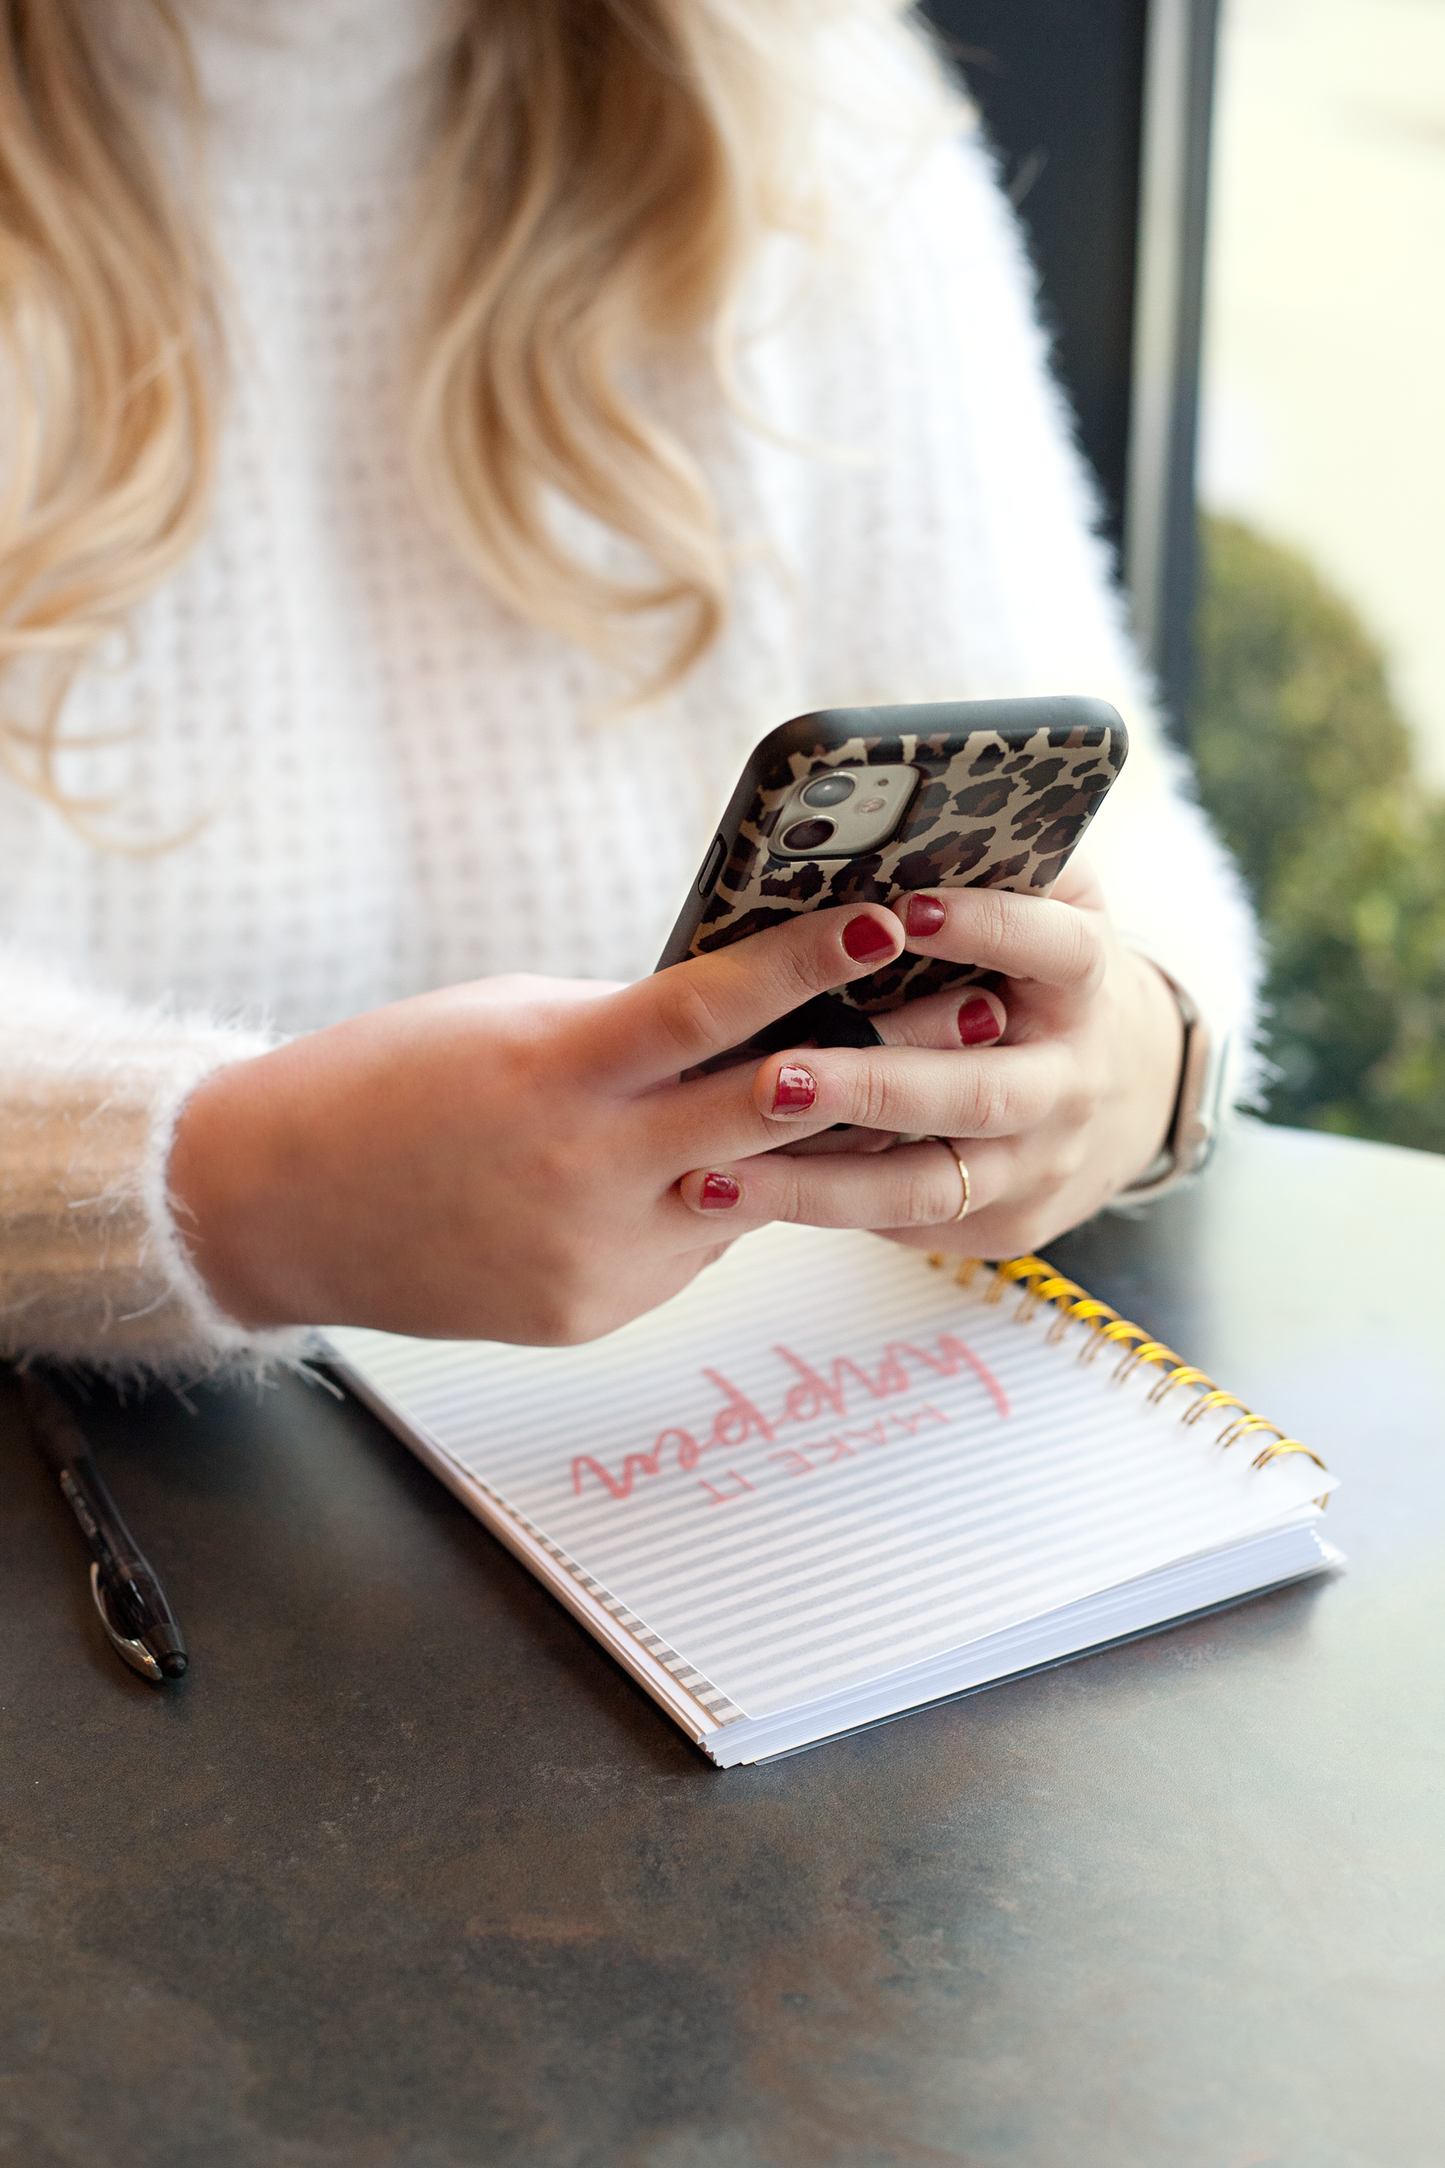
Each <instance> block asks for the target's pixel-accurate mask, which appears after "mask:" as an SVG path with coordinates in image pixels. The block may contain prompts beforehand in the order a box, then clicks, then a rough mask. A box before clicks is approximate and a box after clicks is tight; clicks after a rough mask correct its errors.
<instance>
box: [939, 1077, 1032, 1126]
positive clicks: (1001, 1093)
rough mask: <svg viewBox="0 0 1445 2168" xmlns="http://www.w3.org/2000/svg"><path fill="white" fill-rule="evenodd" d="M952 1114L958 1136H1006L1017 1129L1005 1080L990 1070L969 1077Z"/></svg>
mask: <svg viewBox="0 0 1445 2168" xmlns="http://www.w3.org/2000/svg"><path fill="white" fill-rule="evenodd" d="M953 1111H954V1117H955V1119H956V1120H957V1123H958V1129H957V1131H956V1134H957V1135H959V1136H980V1137H997V1136H1008V1135H1010V1134H1011V1133H1012V1132H1013V1130H1014V1129H1015V1128H1016V1127H1017V1119H1016V1112H1015V1108H1014V1105H1013V1095H1012V1092H1011V1090H1010V1087H1009V1083H1008V1080H1007V1078H1006V1077H1005V1076H1004V1075H1003V1074H1002V1073H1001V1072H1000V1071H999V1070H997V1069H995V1068H992V1067H990V1068H988V1069H983V1068H980V1069H979V1070H977V1071H975V1072H974V1073H973V1074H971V1075H970V1076H969V1078H968V1079H967V1082H966V1085H965V1087H964V1089H963V1090H962V1091H961V1092H960V1094H959V1099H958V1104H957V1106H956V1107H955V1108H954V1110H953Z"/></svg>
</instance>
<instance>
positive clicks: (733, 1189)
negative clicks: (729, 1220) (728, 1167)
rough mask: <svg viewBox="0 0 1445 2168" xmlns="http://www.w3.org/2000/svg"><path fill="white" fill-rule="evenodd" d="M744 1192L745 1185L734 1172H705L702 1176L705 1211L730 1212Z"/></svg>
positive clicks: (703, 1206)
mask: <svg viewBox="0 0 1445 2168" xmlns="http://www.w3.org/2000/svg"><path fill="white" fill-rule="evenodd" d="M742 1193H743V1185H742V1183H741V1182H740V1181H739V1180H738V1178H737V1176H736V1175H734V1174H705V1175H704V1176H703V1178H702V1208H703V1210H704V1212H730V1211H731V1210H732V1208H733V1206H734V1205H735V1204H736V1203H737V1202H738V1200H739V1198H740V1197H741V1196H742Z"/></svg>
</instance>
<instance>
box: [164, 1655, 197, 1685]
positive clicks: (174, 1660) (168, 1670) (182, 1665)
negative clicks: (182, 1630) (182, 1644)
mask: <svg viewBox="0 0 1445 2168" xmlns="http://www.w3.org/2000/svg"><path fill="white" fill-rule="evenodd" d="M189 1663H190V1658H189V1657H188V1656H187V1655H186V1653H185V1651H184V1650H183V1649H169V1650H167V1652H166V1654H165V1655H164V1656H163V1657H162V1658H161V1670H162V1671H163V1672H164V1673H165V1675H166V1677H167V1678H168V1679H183V1678H184V1677H185V1675H186V1669H187V1666H188V1665H189Z"/></svg>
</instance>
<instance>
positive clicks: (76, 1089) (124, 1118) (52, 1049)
mask: <svg viewBox="0 0 1445 2168" xmlns="http://www.w3.org/2000/svg"><path fill="white" fill-rule="evenodd" d="M4 979H5V986H4V992H5V996H6V999H7V1006H8V1009H9V1014H8V1017H7V1019H6V1028H5V1029H4V1030H3V1032H0V1102H3V1123H0V1223H3V1242H0V1354H3V1355H5V1356H8V1357H10V1358H11V1359H12V1360H21V1361H23V1360H24V1359H26V1358H27V1357H32V1358H44V1359H46V1360H49V1361H55V1362H65V1363H74V1364H77V1365H83V1366H84V1367H85V1368H87V1369H91V1370H95V1371H98V1372H100V1373H101V1374H102V1375H104V1376H107V1377H110V1378H114V1379H116V1380H118V1381H119V1380H136V1381H140V1380H144V1379H150V1378H156V1377H160V1378H166V1379H170V1380H172V1381H176V1382H179V1381H181V1380H186V1381H190V1380H195V1379H198V1378H201V1377H206V1376H211V1375H216V1374H218V1373H224V1374H230V1375H236V1374H242V1375H244V1374H250V1375H253V1376H254V1375H256V1374H258V1373H259V1372H261V1371H262V1370H263V1369H265V1368H266V1367H267V1366H269V1365H270V1364H272V1363H276V1362H283V1363H292V1364H294V1363H296V1362H299V1361H301V1360H303V1359H304V1358H305V1356H306V1354H307V1353H308V1352H309V1350H310V1349H311V1348H312V1347H313V1345H314V1344H315V1342H314V1335H312V1334H311V1333H309V1332H307V1331H304V1330H298V1329H287V1330H282V1331H271V1332H256V1331H252V1330H250V1329H249V1328H247V1327H245V1326H242V1325H239V1324H237V1323H236V1322H235V1320H234V1319H232V1318H228V1317H226V1316H225V1315H224V1313H223V1312H222V1311H221V1310H219V1309H218V1308H217V1306H216V1304H215V1303H214V1301H213V1300H212V1299H211V1296H210V1294H209V1293H208V1291H207V1289H206V1287H205V1285H204V1283H203V1281H202V1280H201V1278H200V1275H199V1274H198V1273H197V1272H196V1270H195V1267H194V1266H193V1265H192V1263H191V1260H190V1257H189V1256H188V1254H187V1252H186V1248H185V1245H184V1243H183V1241H182V1240H181V1237H180V1234H179V1233H178V1230H177V1227H176V1222H175V1216H174V1211H173V1207H172V1203H171V1199H170V1197H169V1195H168V1193H167V1188H166V1172H167V1166H168V1162H169V1159H170V1151H171V1143H172V1140H173V1138H174V1135H175V1127H176V1121H177V1118H178V1117H179V1114H180V1111H181V1108H182V1107H183V1106H184V1104H185V1102H186V1100H187V1099H188V1097H189V1096H190V1094H191V1093H192V1092H193V1091H194V1090H195V1089H196V1087H197V1085H199V1084H200V1083H201V1082H202V1080H203V1079H204V1078H205V1077H207V1076H210V1075H211V1074H212V1073H213V1072H214V1071H215V1070H217V1069H218V1068H221V1067H222V1066H224V1065H225V1064H226V1063H228V1062H232V1061H244V1060H246V1059H248V1058H249V1057H250V1056H252V1055H254V1054H261V1053H265V1052H266V1051H268V1050H269V1048H270V1047H272V1046H273V1045H275V1044H276V1043H277V1042H276V1041H275V1039H274V1038H273V1037H271V1036H270V1035H269V1034H266V1033H263V1032H256V1031H246V1030H241V1029H233V1028H228V1027H226V1026H223V1025H217V1024H215V1023H212V1022H210V1021H209V1020H206V1019H203V1018H184V1017H180V1018H178V1017H175V1016H168V1015H166V1014H164V1013H163V1012H158V1011H151V1012H146V1011H141V1010H136V1009H132V1008H130V1007H129V1006H128V1005H126V1004H124V1003H122V1002H119V1001H115V1000H114V999H111V998H108V997H106V996H103V995H102V996H97V995H84V994H80V993H78V992H76V991H74V990H73V989H69V988H64V989H62V988H58V987H57V986H56V985H55V983H54V982H53V981H51V982H50V983H49V984H48V985H46V984H44V983H43V982H41V981H39V980H38V979H37V978H36V976H35V975H34V974H33V973H31V972H21V973H19V974H18V975H17V974H16V973H15V972H14V971H13V969H11V970H7V971H6V972H5V973H4Z"/></svg>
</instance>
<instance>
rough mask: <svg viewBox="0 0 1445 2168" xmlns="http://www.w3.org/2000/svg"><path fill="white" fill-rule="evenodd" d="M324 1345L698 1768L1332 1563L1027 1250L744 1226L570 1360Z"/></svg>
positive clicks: (1314, 1475)
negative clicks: (957, 1256) (664, 1721)
mask: <svg viewBox="0 0 1445 2168" xmlns="http://www.w3.org/2000/svg"><path fill="white" fill-rule="evenodd" d="M329 1339H330V1341H331V1345H332V1349H333V1353H334V1359H335V1363H336V1366H337V1368H338V1370H339V1371H340V1372H341V1373H342V1375H343V1376H344V1378H345V1379H346V1381H347V1382H348V1383H349V1384H350V1385H351V1387H352V1388H353V1390H354V1391H355V1392H356V1393H357V1394H358V1396H359V1397H360V1398H361V1399H363V1400H364V1401H366V1402H367V1403H368V1404H369V1405H370V1406H371V1407H372V1408H374V1409H375V1410H376V1411H377V1413H378V1414H380V1415H381V1416H382V1417H383V1418H384V1419H385V1420H386V1421H387V1422H388V1423H389V1424H391V1425H392V1427H393V1428H394V1429H395V1430H396V1431H397V1432H398V1433H399V1434H400V1435H401V1436H402V1437H403V1438H404V1439H405V1440H406V1441H407V1443H408V1444H409V1445H411V1446H412V1447H413V1448H414V1450H415V1451H416V1452H417V1453H418V1454H420V1456H421V1457H422V1459H423V1460H424V1461H426V1463H427V1464H428V1466H430V1467H431V1468H433V1469H434V1470H435V1471H436V1473H437V1474H438V1475H439V1476H440V1477H441V1479H442V1480H443V1482H445V1483H447V1484H448V1485H449V1486H450V1487H451V1489H452V1490H454V1491H455V1492H456V1493H457V1495H458V1496H459V1497H460V1498H461V1499H463V1500H464V1501H465V1503H466V1504H467V1505H468V1506H469V1507H470V1508H471V1509H472V1511H473V1512H474V1513H476V1514H477V1516H478V1518H479V1519H481V1520H482V1521H484V1522H485V1523H486V1525H487V1527H488V1528H490V1529H491V1530H492V1532H493V1533H494V1534H495V1535H497V1536H499V1537H500V1538H501V1540H502V1541H503V1542H504V1543H505V1544H507V1545H508V1546H509V1547H510V1548H511V1549H512V1550H513V1551H515V1552H516V1553H517V1555H518V1557H520V1558H521V1559H523V1560H524V1561H525V1562H526V1564H527V1565H528V1566H530V1568H531V1569H532V1571H533V1572H534V1573H535V1574H536V1575H537V1576H538V1577H539V1579H540V1580H542V1581H543V1582H545V1584H546V1585H547V1587H548V1588H549V1589H550V1590H551V1591H552V1593H553V1594H554V1595H556V1596H558V1597H560V1599H561V1600H562V1602H563V1603H565V1604H566V1605H567V1607H568V1608H569V1610H571V1611H572V1612H573V1613H574V1614H575V1615H576V1616H577V1617H578V1618H579V1619H580V1620H581V1621H582V1622H583V1624H584V1625H586V1626H587V1627H588V1628H589V1629H590V1630H591V1631H592V1632H593V1633H594V1634H595V1635H596V1636H597V1638H598V1640H599V1641H601V1642H602V1643H603V1644H604V1646H605V1647H606V1648H608V1649H609V1650H610V1651H611V1652H612V1654H613V1655H614V1656H615V1657H616V1658H617V1659H618V1661H619V1662H620V1663H622V1664H623V1665H624V1666H625V1667H626V1669H627V1670H628V1671H629V1672H630V1673H631V1674H632V1676H633V1678H634V1679H636V1680H637V1681H638V1683H639V1684H640V1685H641V1686H643V1687H645V1688H646V1690H647V1692H648V1693H650V1694H651V1695H652V1696H653V1698H654V1700H656V1701H657V1702H658V1703H660V1705H661V1706H662V1707H663V1708H664V1709H665V1710H666V1711H667V1713H668V1715H669V1716H671V1717H672V1718H673V1719H674V1721H675V1722H676V1723H678V1724H680V1725H681V1727H682V1728H683V1730H684V1731H685V1732H686V1733H687V1734H688V1736H689V1738H691V1739H693V1740H695V1741H696V1742H697V1744H698V1745H699V1746H700V1747H701V1748H703V1750H704V1751H705V1752H706V1753H707V1754H709V1755H710V1756H711V1757H712V1759H713V1760H714V1761H715V1762H717V1763H719V1764H720V1765H722V1766H724V1767H728V1766H731V1765H733V1764H735V1763H738V1762H754V1761H760V1760H764V1759H766V1758H767V1757H769V1756H771V1755H775V1754H785V1753H790V1752H793V1751H795V1750H796V1749H797V1748H799V1747H803V1746H808V1745H812V1744H815V1743H816V1742H817V1741H819V1740H822V1739H826V1738H829V1737H832V1736H834V1735H835V1734H837V1733H840V1732H845V1731H850V1730H853V1729H856V1728H858V1727H859V1726H862V1725H865V1724H873V1723H877V1722H879V1721H881V1720H883V1719H885V1718H889V1717H894V1716H898V1715H901V1714H903V1713H904V1712H905V1711H907V1710H910V1709H914V1708H917V1707H920V1706H922V1705H923V1704H925V1703H928V1702H933V1701H938V1700H942V1699H945V1698H947V1697H949V1696H951V1695H955V1694H959V1693H965V1692H970V1691H972V1690H974V1689H976V1688H979V1687H982V1686H988V1685H992V1684H994V1683H996V1682H998V1681H999V1680H1001V1679H1005V1678H1009V1677H1012V1676H1015V1675H1017V1674H1018V1673H1020V1672H1024V1671H1030V1670H1035V1669H1038V1668H1040V1667H1042V1666H1045V1665H1049V1664H1054V1663H1059V1662H1062V1661H1064V1660H1065V1659H1067V1658H1069V1657H1073V1656H1078V1655H1081V1654H1083V1653H1084V1652H1086V1651H1088V1650H1092V1649H1096V1648H1098V1647H1100V1646H1102V1645H1104V1644H1106V1643H1109V1642H1111V1641H1117V1640H1121V1639H1128V1638H1131V1637H1132V1636H1134V1635H1137V1634H1140V1633H1145V1632H1148V1631H1150V1630H1152V1629H1154V1628H1156V1627H1159V1626H1162V1625H1165V1624H1168V1623H1170V1622H1172V1621H1177V1620H1178V1619H1180V1618H1182V1617H1186V1616H1189V1615H1192V1614H1194V1613H1196V1612H1199V1611H1201V1610H1207V1609H1210V1608H1213V1607H1216V1606H1219V1605H1223V1604H1230V1603H1236V1602H1238V1601H1240V1600H1241V1599H1242V1598H1244V1597H1246V1596H1248V1595H1251V1594H1254V1593H1257V1592H1258V1591H1260V1590H1262V1589H1265V1588H1272V1587H1276V1586H1278V1585H1279V1584H1281V1583H1283V1582H1286V1581H1293V1580H1297V1579H1299V1578H1301V1577H1303V1576H1305V1575H1307V1574H1313V1573H1318V1572H1320V1571H1321V1570H1322V1569H1324V1568H1326V1567H1328V1566H1331V1565H1333V1564H1336V1563H1338V1562H1339V1554H1338V1553H1337V1552H1336V1551H1334V1550H1333V1549H1332V1548H1331V1547H1330V1546H1329V1545H1328V1544H1327V1543H1326V1542H1325V1541H1324V1539H1323V1537H1322V1535H1321V1532H1320V1526H1319V1523H1320V1514H1321V1508H1322V1506H1323V1503H1324V1500H1325V1498H1326V1497H1327V1495H1328V1493H1329V1492H1330V1490H1331V1489H1333V1487H1334V1480H1335V1479H1334V1478H1333V1477H1332V1476H1331V1475H1330V1474H1329V1472H1328V1471H1327V1470H1326V1469H1325V1468H1324V1466H1323V1464H1322V1463H1321V1462H1320V1461H1319V1460H1318V1459H1317V1458H1316V1456H1315V1455H1314V1454H1313V1453H1312V1452H1311V1451H1310V1450H1309V1449H1308V1447H1307V1446H1305V1445H1304V1444H1303V1443H1302V1442H1301V1441H1300V1440H1298V1439H1295V1438H1289V1437H1286V1436H1285V1435H1284V1433H1283V1432H1282V1431H1281V1430H1280V1429H1279V1428H1278V1426H1276V1425H1275V1424H1273V1423H1270V1422H1269V1421H1267V1420H1266V1419H1265V1418H1264V1417H1262V1416H1259V1415H1256V1414H1254V1413H1253V1412H1252V1411H1251V1410H1250V1409H1248V1408H1246V1407H1245V1406H1244V1405H1243V1403H1242V1402H1241V1401H1239V1400H1237V1399H1236V1398H1235V1397H1234V1396H1233V1395H1232V1394H1230V1393H1228V1392H1227V1391H1225V1390H1224V1389H1223V1388H1222V1387H1220V1386H1218V1385H1216V1384H1215V1382H1214V1380H1213V1379H1212V1378H1207V1377H1205V1376H1204V1374H1203V1373H1202V1372H1201V1371H1199V1370H1198V1369H1196V1368H1194V1367H1192V1366H1191V1365H1189V1364H1188V1363H1187V1362H1185V1361H1184V1360H1183V1359H1182V1358H1181V1357H1180V1356H1178V1355H1176V1354H1175V1353H1174V1352H1173V1351H1172V1350H1171V1349H1169V1348H1167V1347H1164V1346H1162V1345H1161V1344H1160V1343H1159V1342H1157V1341H1154V1340H1151V1339H1150V1338H1149V1337H1148V1335H1147V1334H1146V1333H1145V1332H1144V1331H1143V1330H1142V1329H1141V1328H1139V1327H1138V1326H1135V1325H1131V1324H1129V1323H1128V1322H1127V1321H1126V1320H1125V1319H1123V1318H1120V1317H1119V1316H1118V1315H1117V1313H1116V1312H1115V1311H1113V1310H1112V1309H1110V1308H1109V1307H1108V1305H1107V1304H1105V1303H1102V1302H1096V1301H1094V1300H1093V1299H1092V1298H1091V1297H1090V1296H1089V1295H1087V1294H1086V1293H1085V1291H1084V1290H1083V1289H1082V1288H1079V1287H1077V1286H1075V1285H1074V1284H1073V1282H1072V1281H1070V1280H1068V1279H1065V1278H1063V1277H1062V1276H1061V1275H1059V1274H1058V1273H1056V1272H1055V1271H1054V1270H1053V1268H1052V1267H1051V1266H1050V1265H1048V1264H1047V1263H1046V1262H1045V1261H1044V1260H1043V1259H1041V1258H1037V1257H1025V1258H1017V1259H1014V1260H1012V1261H1010V1262H1008V1263H1005V1264H1002V1265H998V1266H989V1265H985V1264H981V1263H978V1262H967V1263H965V1264H963V1265H962V1266H956V1265H955V1263H954V1261H952V1260H949V1261H948V1262H947V1264H945V1263H944V1261H943V1260H941V1259H928V1258H925V1257H924V1256H922V1255H920V1254H919V1253H918V1252H917V1251H913V1250H905V1249H901V1248H899V1247H897V1246H896V1245H894V1244H891V1243H888V1242H885V1241H882V1240H880V1239H878V1238H877V1237H874V1236H872V1235H865V1234H838V1233H828V1232H823V1231H820V1230H817V1229H812V1228H795V1227H770V1228H767V1229H765V1230H763V1231H762V1232H760V1233H758V1234H753V1235H749V1236H746V1237H745V1238H744V1239H743V1240H742V1241H740V1242H737V1243H735V1244H734V1245H733V1247H732V1248H731V1249H730V1250H729V1251H728V1253H727V1254H726V1256H725V1257H724V1258H723V1259H722V1260H721V1261H720V1262H719V1263H717V1264H716V1265H713V1266H712V1267H710V1268H709V1269H708V1270H707V1271H706V1272H704V1273H703V1274H702V1275H701V1276H700V1277H699V1278H698V1279H697V1280H695V1281H694V1282H693V1284H692V1286H691V1287H689V1288H688V1289H687V1290H686V1291H685V1292H684V1293H683V1294H681V1295H679V1296H677V1297H676V1298H675V1299H674V1300H673V1301H672V1302H670V1303H667V1304H665V1305H664V1306H663V1308H661V1309H660V1310H656V1311H654V1312H653V1313H652V1314H651V1315H650V1316H647V1317H643V1318H639V1319H638V1320H636V1322H634V1323H633V1324H631V1325H627V1326H625V1327H624V1328H623V1329H622V1330H621V1331H620V1332H615V1333H612V1334H611V1335H609V1337H608V1338H606V1339H604V1340H599V1341H595V1342H593V1343H591V1344H590V1345H587V1346H584V1347H573V1348H526V1347H512V1346H502V1345H498V1344H495V1343H489V1342H475V1341H436V1340H410V1339H400V1338H395V1337H392V1336H391V1335H388V1334H385V1333H379V1332H370V1331H361V1330H355V1329H345V1330H335V1331H333V1332H332V1333H331V1334H330V1335H329Z"/></svg>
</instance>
